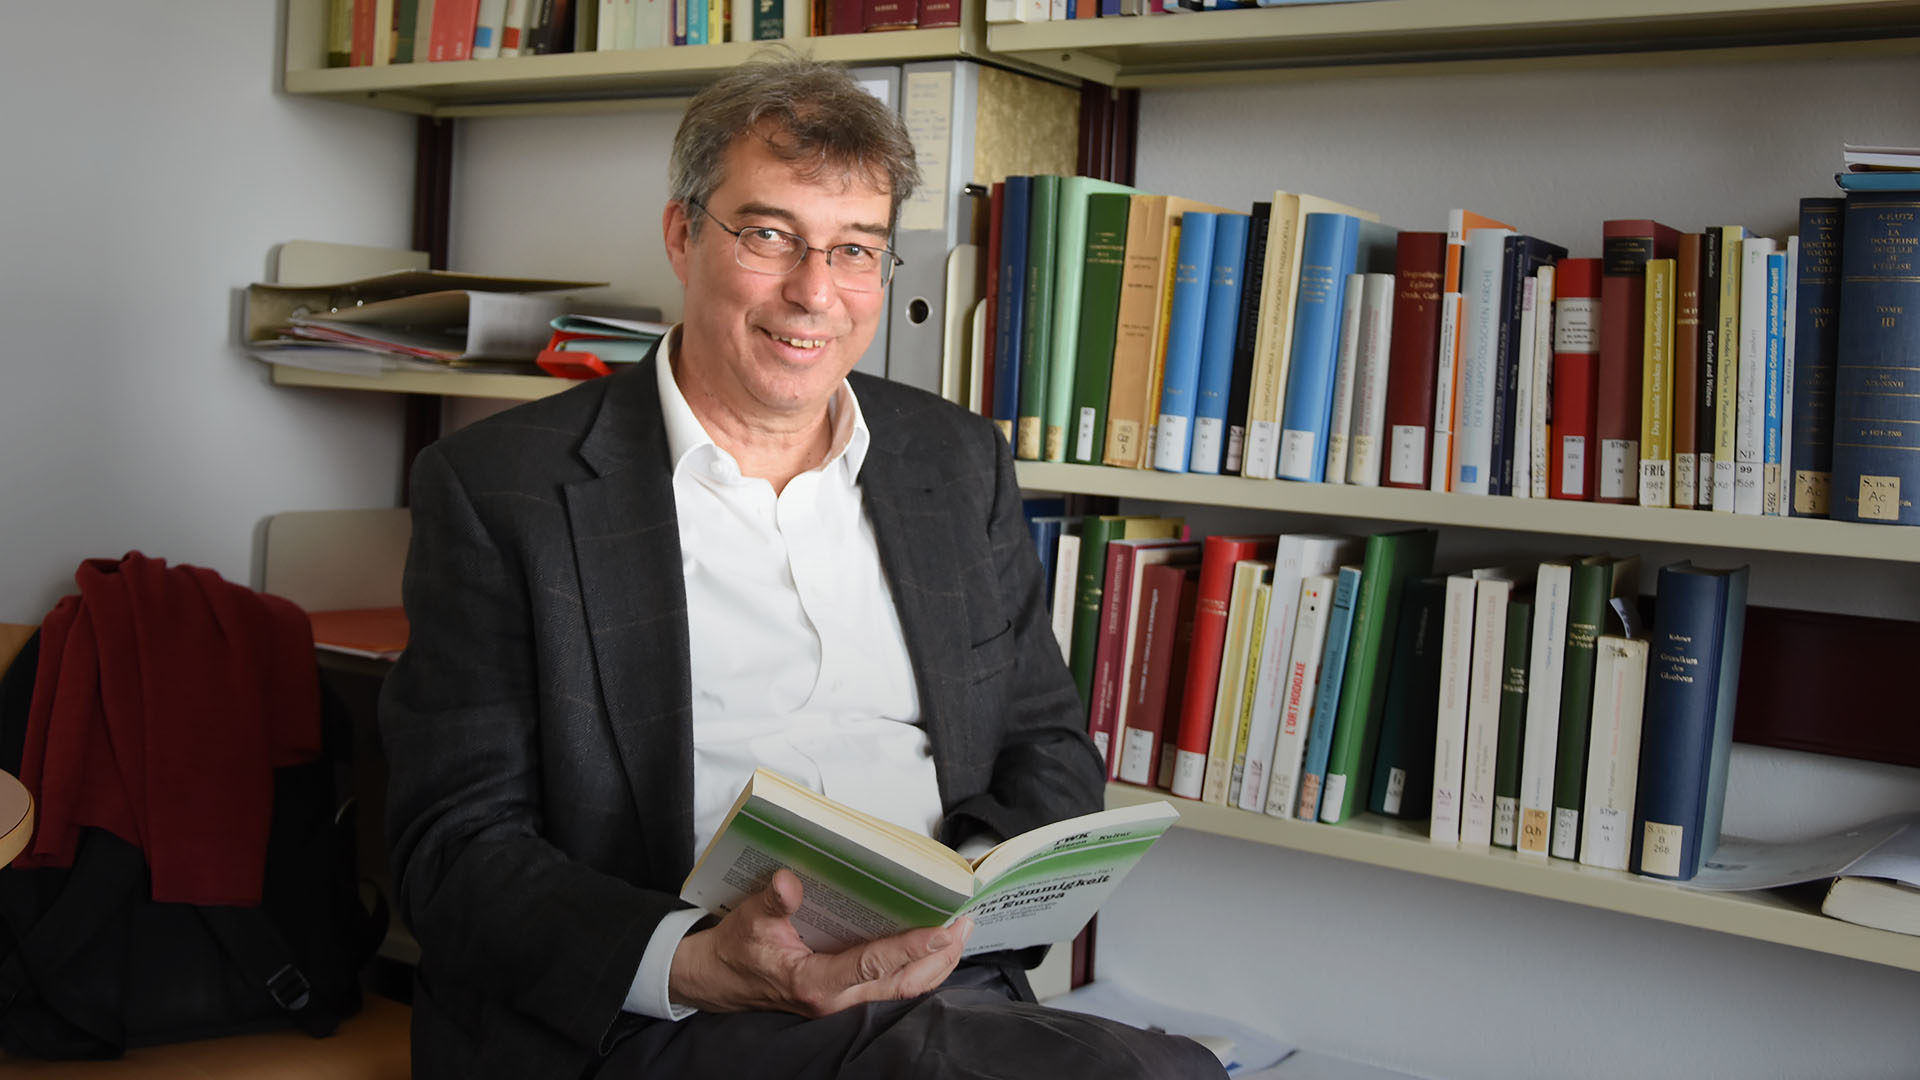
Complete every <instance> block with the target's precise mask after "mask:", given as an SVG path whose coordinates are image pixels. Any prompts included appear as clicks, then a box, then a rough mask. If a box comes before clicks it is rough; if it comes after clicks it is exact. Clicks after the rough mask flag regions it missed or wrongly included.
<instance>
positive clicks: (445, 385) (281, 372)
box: [272, 364, 579, 401]
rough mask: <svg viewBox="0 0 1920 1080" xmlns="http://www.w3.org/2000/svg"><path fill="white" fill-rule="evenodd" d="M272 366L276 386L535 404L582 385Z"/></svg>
mask: <svg viewBox="0 0 1920 1080" xmlns="http://www.w3.org/2000/svg"><path fill="white" fill-rule="evenodd" d="M272 366H273V383H274V385H275V386H311V387H318V388H321V389H326V390H374V391H378V392H381V393H387V394H439V395H441V396H443V397H470V398H496V399H500V400H505V401H532V400H534V399H536V398H543V397H546V396H547V395H548V394H557V393H559V392H560V391H562V390H565V389H567V388H568V387H570V386H577V385H579V384H578V383H577V382H576V381H575V380H573V379H560V378H555V377H554V376H551V375H483V374H479V373H476V372H464V371H447V372H438V371H391V372H387V373H385V374H382V375H349V374H346V373H343V372H334V371H316V370H314V369H312V368H302V367H294V366H293V365H291V364H274V365H272Z"/></svg>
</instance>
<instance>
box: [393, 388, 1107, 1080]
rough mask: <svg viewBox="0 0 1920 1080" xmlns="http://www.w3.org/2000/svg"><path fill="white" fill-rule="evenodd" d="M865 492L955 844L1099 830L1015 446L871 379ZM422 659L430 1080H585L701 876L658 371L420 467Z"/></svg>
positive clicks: (397, 836) (414, 557)
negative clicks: (1090, 826) (1086, 825)
mask: <svg viewBox="0 0 1920 1080" xmlns="http://www.w3.org/2000/svg"><path fill="white" fill-rule="evenodd" d="M853 387H854V390H855V393H856V394H858V396H859V399H860V407H861V410H862V412H863V413H864V415H865V416H866V419H867V424H868V427H869V428H870V429H871V432H872V436H873V441H872V449H871V451H870V452H869V454H868V455H867V459H866V463H865V464H864V466H863V467H862V471H861V476H860V484H861V488H862V490H863V492H864V498H865V503H866V509H867V514H868V516H869V517H870V518H871V519H872V521H873V527H874V532H875V534H876V536H877V538H878V541H879V548H880V558H881V562H882V564H883V565H884V568H885V571H886V574H887V577H888V580H889V581H890V583H891V585H892V590H893V597H894V602H895V604H896V606H897V607H898V609H899V614H900V622H901V626H902V628H903V629H904V631H905V633H906V639H907V647H908V652H909V654H910V656H911V657H912V661H913V670H914V675H915V677H916V679H917V680H918V682H919V690H920V707H921V716H922V719H923V722H924V724H925V726H926V730H927V733H928V737H929V739H930V741H931V744H932V748H933V757H934V764H935V770H936V772H937V774H938V777H939V783H940V796H941V802H942V805H943V806H944V807H945V811H946V818H945V820H944V822H943V825H942V839H944V840H947V841H948V842H949V843H955V842H958V841H959V840H960V839H962V838H964V837H965V836H967V835H970V834H972V833H973V832H975V831H979V830H982V829H985V830H990V831H992V832H995V833H998V834H1000V835H1003V836H1011V835H1014V834H1016V833H1019V832H1022V831H1025V830H1026V829H1029V828H1033V827H1034V826H1037V825H1040V824H1043V823H1045V822H1048V821H1053V820H1058V819H1059V818H1062V817H1067V816H1071V815H1074V814H1080V813H1086V812H1089V811H1092V810H1095V809H1098V807H1099V805H1100V801H1101V790H1100V787H1101V778H1102V770H1101V767H1100V765H1099V762H1098V759H1097V757H1096V755H1095V753H1094V750H1093V747H1092V744H1091V742H1090V741H1089V740H1088V739H1087V737H1086V735H1085V733H1084V730H1083V727H1084V725H1083V722H1082V719H1081V712H1080V707H1079V704H1078V700H1077V697H1076V695H1075V692H1074V687H1073V681H1072V678H1071V677H1070V676H1069V674H1068V672H1067V669H1066V666H1065V665H1064V664H1063V663H1062V661H1061V658H1060V653H1059V649H1058V648H1057V647H1056V646H1055V644H1054V642H1053V640H1052V635H1051V632H1050V630H1049V628H1048V620H1047V614H1046V607H1045V603H1044V600H1043V597H1042V585H1041V581H1040V570H1039V563H1038V560H1037V559H1036V558H1035V556H1034V550H1033V542H1032V541H1031V539H1029V536H1028V532H1027V528H1026V525H1025V522H1024V520H1023V518H1022V515H1021V510H1020V492H1019V489H1018V487H1017V485H1016V482H1015V479H1014V471H1013V462H1012V459H1011V456H1010V455H1009V453H1008V451H1007V447H1006V443H1005V442H1004V441H1003V440H1002V439H1001V438H1000V437H999V436H998V435H997V433H995V432H994V430H993V428H992V426H991V424H989V423H988V422H987V421H986V420H983V419H981V418H979V417H976V416H972V415H969V414H968V413H966V412H965V411H963V410H961V409H958V408H956V407H954V406H952V405H949V404H947V403H946V402H944V401H941V400H940V399H938V398H936V397H934V396H932V395H929V394H926V393H923V392H921V391H918V390H913V389H910V388H906V387H901V386H897V385H894V384H892V383H888V382H884V381H881V380H876V379H871V378H867V377H865V376H861V375H855V376H853ZM412 490H413V542H412V546H411V549H410V550H409V553H408V556H407V575H406V586H405V597H406V606H407V614H408V618H409V619H410V620H411V624H412V636H411V640H410V642H409V645H408V649H407V652H406V655H405V656H404V657H402V658H401V660H400V662H399V664H398V665H397V666H396V667H395V669H394V670H393V672H392V674H391V675H390V676H389V677H388V679H387V682H386V686H385V690H384V692H383V695H382V700H381V729H382V735H383V739H384V742H385V745H386V754H387V760H388V765H389V768H390V781H389V789H388V797H389V807H388V818H387V825H388V835H389V838H390V841H391V843H392V845H393V865H394V876H395V884H396V894H397V898H398V902H399V906H400V910H401V912H402V913H403V914H404V916H405V918H406V921H407V923H408V925H409V926H411V927H412V929H413V932H414V934H415V936H416V937H417V938H418V939H419V942H420V946H421V954H422V960H421V964H420V967H419V970H418V975H417V980H416V992H415V1001H414V1006H415V1011H414V1033H413V1038H414V1044H413V1045H414V1075H415V1076H417V1077H420V1078H421V1080H437V1078H442V1077H445V1078H454V1077H458V1078H461V1080H471V1078H474V1077H503V1078H512V1080H537V1078H543V1077H554V1078H561V1077H565V1078H569V1080H570V1078H574V1077H578V1076H580V1075H581V1073H582V1071H583V1069H584V1068H586V1067H587V1066H588V1065H589V1064H590V1062H591V1060H592V1059H593V1057H594V1056H595V1055H596V1054H597V1053H601V1052H604V1050H605V1048H606V1047H607V1046H608V1045H610V1044H611V1042H612V1041H613V1040H614V1039H616V1038H617V1037H618V1036H619V1035H620V1034H621V1033H623V1032H624V1031H625V1030H626V1029H627V1028H629V1027H631V1026H633V1025H636V1024H643V1023H647V1021H644V1020H639V1019H637V1018H634V1017H632V1016H630V1015H626V1014H623V1013H621V1011H620V1005H621V1003H622V1002H623V1001H624V1000H625V997H626V993H627V989H628V987H629V985H630V984H631V983H632V980H633V976H634V972H635V971H636V970H637V969H638V967H639V963H640V956H641V953H642V952H643V951H644V949H645V948H646V944H647V941H648V939H649V937H650V936H651V935H652V933H653V929H654V926H655V925H656V924H657V923H658V922H659V920H660V919H661V917H662V916H664V915H665V914H667V913H668V912H669V911H671V910H673V909H675V908H676V907H680V906H683V905H681V904H680V903H679V901H678V900H677V899H676V895H677V893H678V892H679V889H680V885H681V882H682V880H683V879H684V878H685V876H686V874H687V872H688V870H689V869H690V868H691V867H692V864H693V857H694V851H693V815H692V794H693V751H692V746H693V742H692V712H691V690H690V685H689V681H688V680H689V675H688V658H687V648H688V646H687V617H686V592H685V587H684V582H683V579H682V576H681V569H680V544H679V532H678V528H677V525H676V520H675V514H674V499H673V490H672V486H671V476H670V473H669V469H668V460H667V440H666V434H665V429H664V426H663V424H662V421H661V416H660V400H659V392H658V387H657V386H656V384H655V374H654V362H653V361H651V360H649V361H647V362H646V363H643V364H640V365H637V366H636V367H635V368H634V369H633V370H631V371H628V372H625V373H623V374H619V375H615V376H611V377H608V378H603V379H598V380H594V381H592V382H588V383H585V384H583V385H581V386H579V387H577V388H575V389H572V390H569V391H567V392H565V393H562V394H558V395H555V396H554V397H550V398H546V399H544V400H541V401H536V402H531V403H529V404H526V405H523V406H520V407H518V408H515V409H512V410H509V411H507V412H505V413H501V414H500V415H498V416H495V417H492V418H490V419H488V420H486V421H483V422H481V423H478V424H475V425H473V426H472V427H470V428H467V429H465V430H462V431H460V432H457V433H455V434H453V435H451V436H449V437H447V438H445V439H443V440H441V441H440V442H438V443H436V444H434V445H433V446H431V447H429V448H428V449H427V450H426V451H424V452H423V453H422V454H421V455H420V457H419V459H418V460H417V462H416V463H415V465H414V468H413V489H412Z"/></svg>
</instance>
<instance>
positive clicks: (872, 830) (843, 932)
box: [680, 769, 1179, 956]
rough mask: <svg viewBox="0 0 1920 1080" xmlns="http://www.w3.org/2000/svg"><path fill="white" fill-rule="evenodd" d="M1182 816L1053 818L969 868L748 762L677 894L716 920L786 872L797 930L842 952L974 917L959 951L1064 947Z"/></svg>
mask: <svg viewBox="0 0 1920 1080" xmlns="http://www.w3.org/2000/svg"><path fill="white" fill-rule="evenodd" d="M1177 817H1179V813H1178V812H1177V811H1175V810H1174V808H1173V807H1172V806H1171V805H1169V804H1167V803H1164V802H1160V803H1153V804H1149V805H1144V806H1128V807H1122V808H1120V809H1116V810H1106V811H1102V812H1100V813H1097V814H1087V815H1084V816H1082V817H1077V818H1069V819H1068V820H1066V821H1057V822H1054V823H1053V824H1051V825H1044V826H1042V827H1040V828H1038V829H1033V830H1031V831H1029V832H1025V833H1021V834H1020V835H1019V836H1016V837H1014V838H1012V839H1010V840H1007V841H1005V842H1003V843H1002V844H1000V845H999V846H998V847H996V848H994V849H993V850H992V851H989V852H987V853H986V854H985V855H982V856H980V858H978V859H976V860H974V862H972V863H971V864H969V863H968V862H967V860H965V859H963V858H961V857H960V856H959V855H958V854H956V853H955V852H954V851H953V850H952V849H950V848H948V847H946V846H945V845H943V844H941V843H940V842H939V841H937V840H934V839H932V838H930V837H926V836H922V835H920V834H918V833H916V832H914V831H912V830H911V829H906V828H903V827H901V826H899V825H895V824H893V823H891V822H887V821H882V820H880V819H879V818H876V817H873V816H872V815H870V814H865V813H862V812H860V811H858V810H855V809H853V808H852V807H849V806H843V805H841V804H840V803H837V802H834V801H833V800H832V799H829V798H827V797H826V796H824V795H817V794H815V793H814V792H812V791H809V790H807V789H806V788H804V787H802V786H800V785H799V784H796V783H794V782H793V781H791V780H788V779H787V778H786V777H784V776H781V775H780V774H778V773H774V772H769V771H768V770H766V769H758V770H755V772H754V774H753V777H752V778H751V779H750V780H748V781H747V785H746V787H745V788H744V789H742V790H741V792H740V798H739V799H737V800H736V801H735V802H734V804H733V809H732V810H729V811H728V812H727V816H726V819H725V820H724V821H722V822H721V823H720V829H719V831H718V832H717V833H715V834H714V837H713V840H712V842H711V843H709V844H708V845H707V850H706V851H704V852H702V853H701V855H700V859H699V861H698V862H696V863H694V866H693V872H692V873H691V874H688V875H687V882H686V885H685V886H684V887H683V888H682V889H681V890H680V898H681V899H682V900H685V901H687V902H688V903H691V904H694V905H696V906H699V907H702V908H705V909H706V910H707V911H710V912H713V913H714V914H716V915H721V914H725V913H727V912H729V911H732V910H733V908H734V906H735V905H736V904H739V903H740V902H741V901H743V900H745V899H746V898H747V897H749V896H751V895H752V894H754V893H756V892H758V891H760V890H761V889H763V888H765V887H766V885H767V882H768V881H770V880H771V879H772V877H773V872H774V871H775V870H778V869H780V868H781V867H785V868H787V869H788V870H791V871H793V872H794V873H795V874H798V875H799V876H800V881H801V884H802V885H803V886H804V892H803V895H802V898H801V908H800V910H799V912H797V913H796V914H795V915H794V917H793V923H794V927H795V928H796V929H797V930H798V931H799V932H800V937H801V940H803V941H805V942H806V943H807V945H808V947H810V948H812V949H815V950H817V951H821V952H838V951H840V950H842V949H845V948H847V947H849V946H851V945H857V944H859V943H860V942H863V941H870V940H872V939H874V938H879V937H886V936H887V935H889V934H897V933H900V932H901V931H904V930H912V929H915V928H918V927H926V926H945V925H947V924H948V923H951V922H952V921H953V920H955V919H957V918H959V917H960V916H962V915H968V916H971V917H972V918H973V922H974V931H973V936H972V937H971V938H970V939H968V941H967V951H966V955H968V956H972V955H974V954H976V953H984V952H992V951H994V950H997V949H1023V948H1026V947H1028V946H1030V945H1052V944H1056V943H1059V942H1063V941H1068V940H1070V939H1072V937H1073V936H1074V935H1075V934H1077V933H1079V932H1080V928H1081V927H1083V926H1085V925H1086V924H1087V920H1088V919H1090V918H1092V917H1093V913H1094V912H1095V911H1096V910H1098V909H1099V907H1100V904H1101V903H1102V902H1103V901H1105V900H1106V898H1107V896H1108V894H1110V893H1112V892H1113V890H1114V887H1115V886H1117V885H1119V884H1120V879H1121V878H1123V877H1125V876H1126V874H1127V871H1128V870H1131V869H1132V868H1133V864H1134V863H1136V862H1139V861H1140V856H1142V855H1143V854H1145V853H1146V850H1147V849H1148V848H1149V847H1152V846H1153V842H1154V841H1155V840H1158V839H1159V838H1160V835H1161V834H1162V833H1164V832H1166V831H1167V828H1168V826H1170V825H1172V824H1173V821H1174V819H1175V818H1177Z"/></svg>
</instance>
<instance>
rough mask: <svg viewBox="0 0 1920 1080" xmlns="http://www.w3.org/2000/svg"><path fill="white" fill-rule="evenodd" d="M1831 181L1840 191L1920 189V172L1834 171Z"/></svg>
mask: <svg viewBox="0 0 1920 1080" xmlns="http://www.w3.org/2000/svg"><path fill="white" fill-rule="evenodd" d="M1833 182H1834V183H1836V184H1839V185H1840V190H1842V191H1920V172H1843V173H1834V174H1833ZM1804 242H1805V241H1802V243H1804Z"/></svg>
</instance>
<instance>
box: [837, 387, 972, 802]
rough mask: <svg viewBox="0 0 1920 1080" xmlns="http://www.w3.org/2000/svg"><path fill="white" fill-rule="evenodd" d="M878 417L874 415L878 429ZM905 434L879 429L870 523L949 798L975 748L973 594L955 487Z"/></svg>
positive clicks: (864, 471)
mask: <svg viewBox="0 0 1920 1080" xmlns="http://www.w3.org/2000/svg"><path fill="white" fill-rule="evenodd" d="M877 419H878V417H876V416H875V415H874V414H872V413H869V414H868V423H869V426H870V427H873V426H875V421H876V420H877ZM911 441H912V440H911V436H909V435H907V434H906V433H905V432H901V431H892V430H882V429H880V428H879V427H876V428H875V430H874V437H873V447H874V448H873V450H872V451H871V452H870V453H869V454H868V455H867V459H866V462H865V464H864V465H862V466H861V470H860V486H861V488H862V489H863V491H864V494H865V503H866V508H867V517H868V519H869V520H871V521H872V522H873V533H874V538H875V540H876V541H877V543H878V544H879V548H880V564H881V569H882V570H883V571H884V572H885V573H886V575H887V583H888V585H889V587H890V588H891V589H892V591H893V603H894V608H895V610H896V611H897V612H898V613H899V616H900V629H901V631H902V632H903V633H904V634H905V636H906V639H907V655H908V657H909V658H910V659H911V661H912V664H913V677H914V680H915V681H916V682H917V683H918V684H919V689H920V716H921V722H922V723H923V724H924V725H925V726H926V731H927V738H928V740H929V742H930V743H931V745H932V749H933V763H934V770H935V773H936V774H937V775H938V776H939V779H940V789H941V792H942V794H943V795H944V794H945V793H946V792H948V791H951V790H953V786H952V785H951V784H950V783H949V782H948V771H949V767H950V763H951V762H953V761H956V760H963V759H965V758H966V756H967V754H968V749H967V748H966V747H964V746H963V745H962V742H963V740H965V739H966V738H968V731H969V728H968V725H966V724H965V723H964V720H965V715H966V714H965V695H966V690H967V666H966V657H967V649H968V646H969V645H970V644H971V643H970V642H969V641H968V640H967V615H966V610H967V608H966V605H967V598H966V596H965V595H964V594H963V593H962V592H961V590H959V589H958V588H957V587H956V586H955V578H954V574H953V565H954V560H955V559H956V558H958V553H957V552H956V551H955V545H954V532H953V520H952V514H951V512H950V511H949V510H948V508H947V504H946V500H945V499H944V498H943V497H942V496H941V492H943V491H944V490H946V487H947V485H948V484H949V483H950V482H951V481H950V478H949V477H947V476H946V475H945V474H944V472H942V471H941V469H940V468H939V467H938V466H937V465H936V464H935V463H933V462H930V461H928V460H926V459H924V458H922V457H920V456H918V455H915V454H912V453H910V452H907V448H906V447H904V446H903V444H910V443H911Z"/></svg>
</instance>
